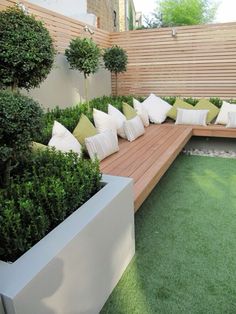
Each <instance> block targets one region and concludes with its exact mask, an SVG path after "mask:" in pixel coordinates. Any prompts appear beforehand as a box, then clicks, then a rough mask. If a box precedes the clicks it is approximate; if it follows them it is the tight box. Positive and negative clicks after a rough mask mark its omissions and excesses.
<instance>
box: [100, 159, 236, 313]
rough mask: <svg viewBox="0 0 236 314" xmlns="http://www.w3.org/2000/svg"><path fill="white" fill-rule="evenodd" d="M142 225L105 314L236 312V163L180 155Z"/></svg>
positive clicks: (140, 216) (139, 218)
mask: <svg viewBox="0 0 236 314" xmlns="http://www.w3.org/2000/svg"><path fill="white" fill-rule="evenodd" d="M135 220H136V221H135V227H136V255H135V257H134V259H133V261H132V262H131V264H130V265H129V267H128V268H127V270H126V272H125V274H124V275H123V277H122V279H121V280H120V282H119V283H118V285H117V287H116V288H115V290H114V291H113V293H112V295H111V297H110V298H109V300H108V301H107V303H106V304H105V306H104V308H103V310H102V311H101V313H102V314H104V313H109V314H136V313H137V314H149V313H157V314H162V313H166V314H169V313H170V314H180V313H181V314H185V313H186V314H190V313H191V314H192V313H194V314H195V313H201V314H211V313H212V314H213V313H214V314H218V313H219V314H225V313H228V314H229V313H232V314H233V313H236V159H223V158H210V157H196V156H183V155H181V156H179V157H178V158H177V160H176V161H175V162H174V164H173V165H172V167H171V168H170V169H169V170H168V172H167V173H166V175H165V176H164V177H163V178H162V180H161V181H160V182H159V183H158V185H157V186H156V188H155V189H154V190H153V192H152V194H151V195H150V196H149V198H148V199H147V200H146V201H145V203H144V204H143V206H142V208H140V210H139V211H138V213H137V214H136V217H135Z"/></svg>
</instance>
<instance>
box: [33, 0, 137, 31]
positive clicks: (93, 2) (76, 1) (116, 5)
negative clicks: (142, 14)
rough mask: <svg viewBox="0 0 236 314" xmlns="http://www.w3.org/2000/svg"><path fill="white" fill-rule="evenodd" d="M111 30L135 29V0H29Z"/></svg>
mask: <svg viewBox="0 0 236 314" xmlns="http://www.w3.org/2000/svg"><path fill="white" fill-rule="evenodd" d="M28 1H29V2H32V3H35V4H38V5H40V6H42V7H45V8H47V9H49V10H52V11H55V12H58V13H61V14H63V15H66V16H69V17H72V18H75V19H78V20H80V21H82V22H84V23H86V24H89V25H93V26H97V27H98V28H101V29H104V30H106V31H109V32H119V31H125V30H131V29H134V28H135V26H136V11H135V7H134V3H133V0H28Z"/></svg>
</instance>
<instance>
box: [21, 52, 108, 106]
mask: <svg viewBox="0 0 236 314" xmlns="http://www.w3.org/2000/svg"><path fill="white" fill-rule="evenodd" d="M24 93H25V94H26V95H28V96H30V97H32V98H34V99H35V100H37V101H38V102H39V103H40V104H41V105H43V107H44V108H45V109H46V108H54V107H56V106H58V107H60V108H65V107H68V106H72V105H75V104H76V103H79V102H84V101H85V95H84V77H83V74H81V73H80V72H79V71H74V70H71V69H70V68H69V64H68V62H67V60H66V58H65V56H64V55H62V54H59V55H57V57H56V60H55V64H54V66H53V69H52V71H51V73H50V74H49V76H48V78H47V79H46V80H45V81H44V82H43V83H42V84H41V86H40V87H39V88H35V89H32V90H30V91H29V92H27V91H25V92H24ZM104 95H107V96H109V95H111V74H110V72H108V71H107V70H105V69H103V68H100V69H99V71H98V72H97V73H95V74H91V76H90V77H89V78H88V96H89V99H93V98H95V97H101V96H104Z"/></svg>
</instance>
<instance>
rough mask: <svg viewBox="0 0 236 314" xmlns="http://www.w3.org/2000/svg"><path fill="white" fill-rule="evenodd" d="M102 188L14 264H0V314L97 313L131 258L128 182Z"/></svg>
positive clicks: (109, 182)
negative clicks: (1, 310)
mask: <svg viewBox="0 0 236 314" xmlns="http://www.w3.org/2000/svg"><path fill="white" fill-rule="evenodd" d="M103 182H104V183H105V186H104V187H103V188H102V189H101V190H100V191H99V192H98V193H97V194H96V195H94V196H93V197H92V198H91V199H90V200H89V201H88V202H86V203H85V204H84V205H83V206H81V207H80V208H79V209H78V210H77V211H75V212H74V213H73V214H72V215H71V216H69V217H68V218H67V219H66V220H65V221H64V222H63V223H61V224H60V225H59V226H58V227H56V228H55V229H54V230H52V231H51V232H50V233H49V234H48V235H47V236H46V237H44V238H43V239H42V240H41V241H40V242H38V243H37V244H36V245H35V246H34V247H33V248H31V249H30V250H29V251H28V252H26V253H25V254H24V255H23V256H21V257H20V258H19V259H18V260H17V261H15V262H14V263H12V264H9V263H5V262H0V278H1V281H0V294H1V295H2V301H3V304H4V307H5V310H6V314H32V313H33V314H65V313H66V314H75V313H87V314H90V313H91V314H92V313H99V311H100V310H101V308H102V306H103V305H104V303H105V302H106V300H107V298H108V297H109V295H110V293H111V292H112V290H113V289H114V287H115V285H116V284H117V282H118V281H119V279H120V277H121V275H122V274H123V272H124V270H125V268H126V267H127V265H128V264H129V262H130V260H131V259H132V257H133V255H134V252H135V245H134V209H133V199H134V197H133V184H132V180H131V179H128V178H121V177H112V176H104V177H103Z"/></svg>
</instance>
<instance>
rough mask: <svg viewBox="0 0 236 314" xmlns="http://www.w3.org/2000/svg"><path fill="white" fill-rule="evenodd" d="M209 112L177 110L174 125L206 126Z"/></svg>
mask: <svg viewBox="0 0 236 314" xmlns="http://www.w3.org/2000/svg"><path fill="white" fill-rule="evenodd" d="M208 112H209V110H195V109H193V110H192V109H180V108H177V118H176V122H175V124H193V125H206V118H207V114H208Z"/></svg>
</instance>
